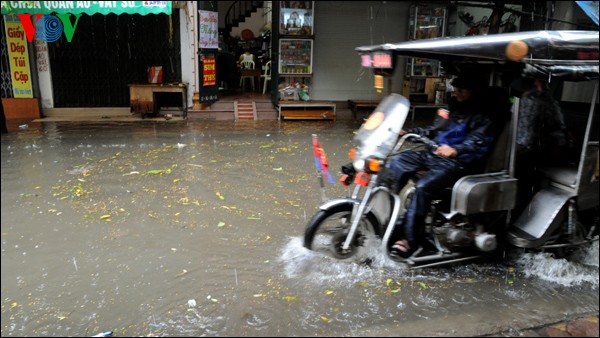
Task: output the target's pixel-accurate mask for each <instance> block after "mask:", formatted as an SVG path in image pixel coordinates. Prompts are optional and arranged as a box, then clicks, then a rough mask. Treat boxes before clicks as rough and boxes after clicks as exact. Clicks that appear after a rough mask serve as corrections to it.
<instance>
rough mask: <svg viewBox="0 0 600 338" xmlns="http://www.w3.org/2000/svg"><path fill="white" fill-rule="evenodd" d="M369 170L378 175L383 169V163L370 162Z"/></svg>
mask: <svg viewBox="0 0 600 338" xmlns="http://www.w3.org/2000/svg"><path fill="white" fill-rule="evenodd" d="M368 168H369V171H370V172H372V173H376V172H378V171H379V169H380V168H381V162H379V161H378V160H369V164H368Z"/></svg>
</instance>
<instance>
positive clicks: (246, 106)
mask: <svg viewBox="0 0 600 338" xmlns="http://www.w3.org/2000/svg"><path fill="white" fill-rule="evenodd" d="M233 104H234V114H235V120H236V121H252V120H256V103H255V102H254V101H252V102H239V101H235V102H234V103H233Z"/></svg>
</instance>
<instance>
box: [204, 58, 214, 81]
mask: <svg viewBox="0 0 600 338" xmlns="http://www.w3.org/2000/svg"><path fill="white" fill-rule="evenodd" d="M216 84H217V63H216V60H215V58H214V57H209V58H204V59H203V60H202V86H204V87H207V86H215V85H216Z"/></svg>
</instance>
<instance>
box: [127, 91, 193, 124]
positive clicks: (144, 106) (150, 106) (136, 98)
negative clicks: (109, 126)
mask: <svg viewBox="0 0 600 338" xmlns="http://www.w3.org/2000/svg"><path fill="white" fill-rule="evenodd" d="M156 93H179V94H181V110H182V112H183V118H184V119H185V118H187V83H172V84H151V83H144V84H130V85H129V105H130V107H131V111H132V112H133V113H137V114H141V115H142V117H144V116H145V115H158V107H157V104H156V95H155V94H156Z"/></svg>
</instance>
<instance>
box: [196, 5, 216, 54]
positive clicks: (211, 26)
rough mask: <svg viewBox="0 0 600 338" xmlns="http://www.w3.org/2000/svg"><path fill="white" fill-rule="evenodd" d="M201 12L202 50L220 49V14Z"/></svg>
mask: <svg viewBox="0 0 600 338" xmlns="http://www.w3.org/2000/svg"><path fill="white" fill-rule="evenodd" d="M199 12H200V48H202V49H217V48H219V13H218V12H210V11H199Z"/></svg>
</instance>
